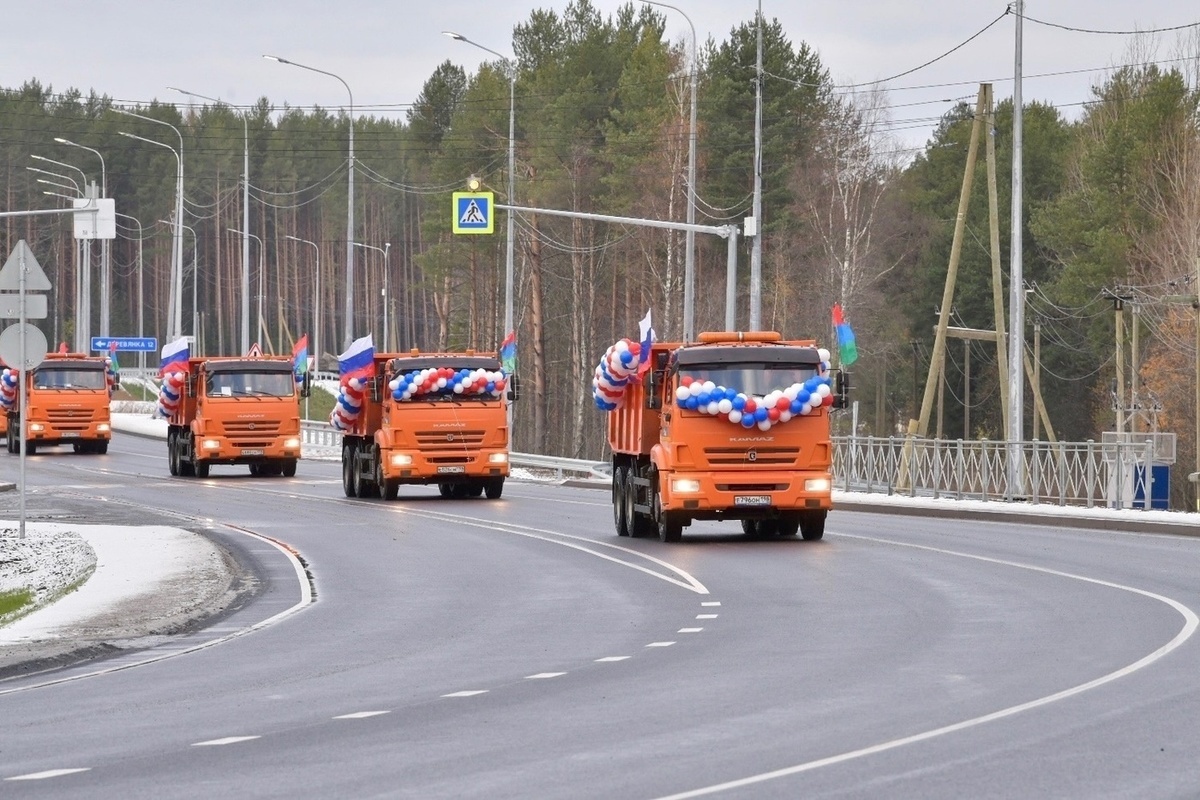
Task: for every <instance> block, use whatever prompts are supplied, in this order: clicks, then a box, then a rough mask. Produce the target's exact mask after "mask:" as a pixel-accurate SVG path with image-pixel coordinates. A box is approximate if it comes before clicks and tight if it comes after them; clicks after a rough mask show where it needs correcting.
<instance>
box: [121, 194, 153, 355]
mask: <svg viewBox="0 0 1200 800" xmlns="http://www.w3.org/2000/svg"><path fill="white" fill-rule="evenodd" d="M116 214H117V216H118V217H124V218H125V219H130V220H133V221H134V222H135V223H137V226H138V256H137V258H138V262H137V263H138V265H137V276H138V338H139V339H141V338H144V337H145V335H146V332H145V330H146V320H145V310H146V297H145V294H144V287H145V282H144V281H143V272H142V239H143V238H144V235H143V233H142V223H141V221H140V220H139V219H138V218H137V217H135V216H132V215H130V214H122V213H121V212H119V211H118V212H116ZM138 369H140V370H141V371H142V372H143V373H145V370H146V353H145V351H141V350H139V351H138Z"/></svg>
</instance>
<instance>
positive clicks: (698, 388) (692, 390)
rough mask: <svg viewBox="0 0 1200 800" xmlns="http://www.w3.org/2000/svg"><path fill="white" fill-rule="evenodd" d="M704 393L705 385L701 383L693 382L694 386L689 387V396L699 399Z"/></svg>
mask: <svg viewBox="0 0 1200 800" xmlns="http://www.w3.org/2000/svg"><path fill="white" fill-rule="evenodd" d="M702 391H704V384H703V383H702V382H701V381H692V385H691V386H689V387H688V394H690V395H691V396H692V397H699V396H700V393H701V392H702Z"/></svg>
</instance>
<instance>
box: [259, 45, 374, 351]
mask: <svg viewBox="0 0 1200 800" xmlns="http://www.w3.org/2000/svg"><path fill="white" fill-rule="evenodd" d="M263 58H266V59H269V60H271V61H278V62H279V63H280V64H290V65H291V66H293V67H299V68H300V69H306V70H308V71H310V72H318V73H320V74H322V75H328V76H329V77H331V78H335V79H337V80H338V81H341V84H342V86H345V87H346V93H347V94H349V95H350V169H349V173H350V188H349V190H348V197H347V203H346V329H345V333H344V335H343V338H344V339H345V341H344V342H343V346H344V347H350V345H351V344H352V343H353V342H354V92H352V91H350V84H348V83H346V81H344V80H342V78H341V77H339V76H337V75H335V74H333V73H332V72H326V71H325V70H323V69H317V68H316V67H309V66H306V65H304V64H297V63H296V62H295V61H288V60H287V59H286V58H280V57H279V56H268V55H264V56H263Z"/></svg>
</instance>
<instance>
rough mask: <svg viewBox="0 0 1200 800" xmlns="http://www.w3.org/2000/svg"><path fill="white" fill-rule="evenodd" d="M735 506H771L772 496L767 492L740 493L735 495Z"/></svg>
mask: <svg viewBox="0 0 1200 800" xmlns="http://www.w3.org/2000/svg"><path fill="white" fill-rule="evenodd" d="M733 504H734V505H735V506H769V505H771V497H770V496H769V495H765V494H739V495H736V496H734V498H733Z"/></svg>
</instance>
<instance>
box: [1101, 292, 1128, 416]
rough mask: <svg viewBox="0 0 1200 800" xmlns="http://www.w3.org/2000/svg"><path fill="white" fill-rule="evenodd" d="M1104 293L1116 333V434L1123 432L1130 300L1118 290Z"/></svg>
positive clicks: (1114, 392)
mask: <svg viewBox="0 0 1200 800" xmlns="http://www.w3.org/2000/svg"><path fill="white" fill-rule="evenodd" d="M1119 288H1120V287H1118V289H1117V290H1113V291H1111V292H1106V294H1107V295H1108V299H1109V300H1112V303H1113V313H1114V314H1115V324H1114V328H1115V331H1116V358H1115V363H1116V387H1115V388H1114V391H1113V394H1114V395H1115V396H1116V399H1115V401H1114V402H1115V405H1116V411H1117V427H1116V431H1117V433H1118V434H1121V433H1124V432H1125V301H1126V300H1132V299H1133V298H1132V297H1130V296H1129V295H1123V294H1119V293H1118V290H1119Z"/></svg>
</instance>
